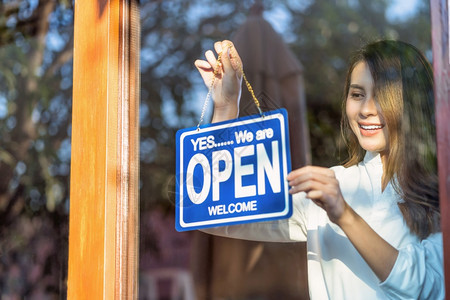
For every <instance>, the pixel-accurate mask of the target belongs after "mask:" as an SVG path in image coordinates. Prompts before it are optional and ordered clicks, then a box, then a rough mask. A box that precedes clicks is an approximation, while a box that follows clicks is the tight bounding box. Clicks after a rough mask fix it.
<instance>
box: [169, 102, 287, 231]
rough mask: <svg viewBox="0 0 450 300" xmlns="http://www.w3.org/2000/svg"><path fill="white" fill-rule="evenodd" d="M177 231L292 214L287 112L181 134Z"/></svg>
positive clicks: (178, 140) (268, 113)
mask: <svg viewBox="0 0 450 300" xmlns="http://www.w3.org/2000/svg"><path fill="white" fill-rule="evenodd" d="M176 138H177V140H176V142H177V149H176V150H177V151H176V152H177V154H176V155H177V165H176V170H177V175H176V229H177V230H178V231H186V230H193V229H198V228H204V227H213V226H221V225H232V224H238V223H248V222H256V221H265V220H273V219H282V218H288V217H290V216H291V215H292V199H291V196H290V194H289V186H288V182H287V180H286V176H287V174H288V173H289V172H290V170H291V157H290V149H289V132H288V120H287V113H286V110H285V109H278V110H274V111H270V112H266V113H265V115H264V116H263V117H261V116H260V115H254V116H248V117H243V118H239V119H234V120H229V121H225V122H220V123H214V124H208V125H204V126H201V127H200V129H199V130H197V128H195V127H194V128H187V129H182V130H179V131H178V132H177V137H176Z"/></svg>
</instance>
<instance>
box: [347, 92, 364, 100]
mask: <svg viewBox="0 0 450 300" xmlns="http://www.w3.org/2000/svg"><path fill="white" fill-rule="evenodd" d="M350 95H351V97H352V98H354V99H362V98H364V94H362V93H357V92H353V93H350Z"/></svg>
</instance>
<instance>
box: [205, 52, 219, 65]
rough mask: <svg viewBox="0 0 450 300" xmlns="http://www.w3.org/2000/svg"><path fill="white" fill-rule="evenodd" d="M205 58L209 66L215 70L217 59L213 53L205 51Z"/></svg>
mask: <svg viewBox="0 0 450 300" xmlns="http://www.w3.org/2000/svg"><path fill="white" fill-rule="evenodd" d="M205 57H206V60H207V61H208V63H209V64H210V65H211V67H212V68H213V69H215V68H216V66H217V59H216V56H215V55H214V52H212V51H211V50H208V51H206V52H205Z"/></svg>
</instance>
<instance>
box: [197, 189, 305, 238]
mask: <svg viewBox="0 0 450 300" xmlns="http://www.w3.org/2000/svg"><path fill="white" fill-rule="evenodd" d="M302 194H304V193H299V194H295V195H294V196H293V213H292V216H291V217H290V218H288V219H281V220H275V221H265V222H256V223H247V224H239V225H230V226H220V227H213V228H205V229H201V231H203V232H206V233H209V234H213V235H218V236H224V237H230V238H237V239H244V240H251V241H261V242H304V241H306V232H307V230H306V215H307V214H306V212H305V210H306V209H307V207H306V206H307V205H308V201H307V199H305V197H304V195H302Z"/></svg>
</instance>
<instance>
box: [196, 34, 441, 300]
mask: <svg viewBox="0 0 450 300" xmlns="http://www.w3.org/2000/svg"><path fill="white" fill-rule="evenodd" d="M215 50H216V52H217V53H220V55H221V63H220V65H219V66H218V69H219V71H218V72H217V70H216V72H215V68H216V65H217V60H216V57H215V55H214V53H213V52H212V51H207V52H206V54H205V55H206V59H207V60H206V61H204V60H197V61H196V62H195V65H196V66H197V68H198V70H199V72H200V74H201V75H202V77H203V79H204V81H205V83H206V85H207V86H210V84H211V82H212V80H213V78H214V77H215V79H214V82H213V84H214V89H213V98H214V105H215V106H214V114H213V122H219V121H223V120H228V119H231V118H236V117H237V115H238V107H239V105H238V104H239V103H238V102H239V96H240V87H241V77H242V74H241V73H240V71H239V70H241V63H242V62H241V60H240V58H239V55H238V53H237V51H236V49H235V48H234V46H233V45H232V43H231V42H230V41H223V42H218V43H216V44H215ZM344 95H345V97H344V99H343V113H342V115H343V117H342V122H341V128H342V132H343V135H344V137H345V140H346V142H347V144H348V148H349V154H350V155H349V160H348V161H347V163H346V164H344V166H337V167H333V168H331V169H327V168H321V167H315V166H306V167H303V168H300V169H297V170H294V171H292V172H291V173H290V174H288V177H287V179H288V181H289V185H290V187H291V190H290V192H291V194H293V203H294V213H293V216H292V217H291V218H289V219H286V220H280V221H272V222H260V223H253V224H245V225H235V226H227V227H220V228H213V229H209V230H205V231H207V232H210V233H213V234H218V235H224V236H229V237H236V238H243V239H251V240H264V241H279V242H287V241H307V248H308V255H307V257H308V280H309V291H310V296H311V299H363V298H364V299H443V298H444V279H443V254H442V251H443V250H442V234H441V233H440V227H439V222H440V220H439V218H440V214H439V202H438V186H437V176H436V163H435V141H434V135H435V133H434V126H433V118H434V115H433V105H434V104H433V81H432V71H431V67H430V65H429V63H428V62H427V61H426V59H425V58H424V57H423V55H422V54H421V53H420V52H419V51H418V50H417V49H416V48H414V47H413V46H411V45H409V44H406V43H402V42H398V41H379V42H374V43H371V44H368V45H367V46H365V47H364V48H363V49H361V50H360V51H359V52H357V53H356V55H355V56H354V58H353V60H352V61H351V63H350V67H349V70H348V74H347V78H346V84H345V90H344Z"/></svg>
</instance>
